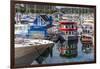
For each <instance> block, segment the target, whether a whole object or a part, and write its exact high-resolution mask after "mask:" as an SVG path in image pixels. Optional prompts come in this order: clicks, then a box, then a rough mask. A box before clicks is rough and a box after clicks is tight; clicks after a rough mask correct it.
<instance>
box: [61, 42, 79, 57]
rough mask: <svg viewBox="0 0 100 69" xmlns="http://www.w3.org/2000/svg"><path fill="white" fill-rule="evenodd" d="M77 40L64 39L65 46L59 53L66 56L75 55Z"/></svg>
mask: <svg viewBox="0 0 100 69" xmlns="http://www.w3.org/2000/svg"><path fill="white" fill-rule="evenodd" d="M77 43H78V40H68V41H66V44H65V48H62V49H61V51H60V55H61V56H64V57H68V58H72V57H76V56H77V54H78V52H77Z"/></svg>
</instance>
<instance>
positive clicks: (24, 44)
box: [15, 38, 54, 66]
mask: <svg viewBox="0 0 100 69" xmlns="http://www.w3.org/2000/svg"><path fill="white" fill-rule="evenodd" d="M53 46H54V43H53V42H52V41H49V40H43V39H24V40H23V39H22V38H16V39H15V65H16V66H24V65H30V64H31V63H32V62H33V60H35V59H36V58H38V57H39V56H40V55H41V54H42V53H43V52H45V50H47V49H48V50H49V51H50V52H51V49H52V47H53Z"/></svg>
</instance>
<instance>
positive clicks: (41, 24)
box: [28, 15, 53, 36]
mask: <svg viewBox="0 0 100 69" xmlns="http://www.w3.org/2000/svg"><path fill="white" fill-rule="evenodd" d="M45 16H46V15H45ZM46 17H47V19H46V21H45V20H43V18H42V17H41V16H40V15H39V16H36V19H35V20H34V22H33V25H32V26H30V29H29V30H28V32H29V34H31V33H32V31H33V34H34V31H41V32H43V34H44V36H47V35H48V32H47V29H48V26H49V27H51V26H52V22H53V19H52V16H46ZM30 32H31V33H30Z"/></svg>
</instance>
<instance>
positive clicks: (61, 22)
mask: <svg viewBox="0 0 100 69" xmlns="http://www.w3.org/2000/svg"><path fill="white" fill-rule="evenodd" d="M59 23H60V24H77V23H76V22H65V21H60V22H59Z"/></svg>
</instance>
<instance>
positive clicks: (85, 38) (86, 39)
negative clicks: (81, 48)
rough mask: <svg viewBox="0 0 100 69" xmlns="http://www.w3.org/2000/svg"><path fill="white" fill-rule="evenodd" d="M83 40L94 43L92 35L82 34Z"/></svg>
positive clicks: (83, 41)
mask: <svg viewBox="0 0 100 69" xmlns="http://www.w3.org/2000/svg"><path fill="white" fill-rule="evenodd" d="M81 41H82V43H92V37H91V36H89V35H82V36H81Z"/></svg>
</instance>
